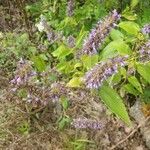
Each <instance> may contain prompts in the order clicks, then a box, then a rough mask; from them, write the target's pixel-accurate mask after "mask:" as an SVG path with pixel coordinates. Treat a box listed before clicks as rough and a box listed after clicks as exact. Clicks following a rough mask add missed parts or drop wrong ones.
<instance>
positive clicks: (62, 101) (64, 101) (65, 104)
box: [61, 97, 69, 110]
mask: <svg viewBox="0 0 150 150" xmlns="http://www.w3.org/2000/svg"><path fill="white" fill-rule="evenodd" d="M61 104H62V106H63V108H64V109H65V110H67V108H68V107H69V101H68V99H67V98H66V97H61Z"/></svg>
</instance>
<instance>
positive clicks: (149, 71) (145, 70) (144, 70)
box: [137, 64, 150, 83]
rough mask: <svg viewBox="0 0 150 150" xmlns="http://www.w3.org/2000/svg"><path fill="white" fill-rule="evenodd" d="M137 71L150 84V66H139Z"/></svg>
mask: <svg viewBox="0 0 150 150" xmlns="http://www.w3.org/2000/svg"><path fill="white" fill-rule="evenodd" d="M137 71H138V73H139V74H140V75H141V76H142V77H143V78H144V79H145V80H146V81H147V82H148V83H150V65H148V64H137Z"/></svg>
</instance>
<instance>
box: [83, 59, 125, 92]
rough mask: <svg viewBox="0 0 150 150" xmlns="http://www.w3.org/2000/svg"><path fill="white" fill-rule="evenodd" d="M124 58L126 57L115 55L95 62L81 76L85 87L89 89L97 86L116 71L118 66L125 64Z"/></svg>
mask: <svg viewBox="0 0 150 150" xmlns="http://www.w3.org/2000/svg"><path fill="white" fill-rule="evenodd" d="M126 59H127V57H115V58H111V59H109V60H108V61H106V62H100V63H98V64H96V65H95V66H94V67H93V68H92V69H91V70H89V71H88V72H87V73H86V74H85V76H84V78H83V80H84V82H85V85H86V87H87V88H90V89H97V88H99V87H100V86H101V85H102V84H103V81H104V80H107V79H108V77H110V76H112V75H113V74H116V73H117V72H118V68H119V67H124V66H125V65H126Z"/></svg>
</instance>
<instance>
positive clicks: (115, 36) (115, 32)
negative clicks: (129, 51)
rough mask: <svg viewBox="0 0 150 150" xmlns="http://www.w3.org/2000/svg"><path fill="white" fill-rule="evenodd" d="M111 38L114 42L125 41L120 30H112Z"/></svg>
mask: <svg viewBox="0 0 150 150" xmlns="http://www.w3.org/2000/svg"><path fill="white" fill-rule="evenodd" d="M110 36H111V38H112V39H113V40H118V39H123V38H124V35H123V33H121V32H120V31H119V30H116V29H112V30H111V32H110Z"/></svg>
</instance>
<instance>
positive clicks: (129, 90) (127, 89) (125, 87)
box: [122, 83, 139, 96]
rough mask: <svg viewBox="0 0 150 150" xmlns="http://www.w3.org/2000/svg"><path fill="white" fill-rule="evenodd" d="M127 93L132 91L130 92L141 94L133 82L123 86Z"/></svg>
mask: <svg viewBox="0 0 150 150" xmlns="http://www.w3.org/2000/svg"><path fill="white" fill-rule="evenodd" d="M122 88H123V89H124V90H125V91H126V92H127V93H130V94H133V95H135V96H137V95H138V94H139V92H138V91H137V90H136V89H135V88H134V86H133V85H131V84H129V83H128V84H125V85H124V86H123V87H122Z"/></svg>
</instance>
